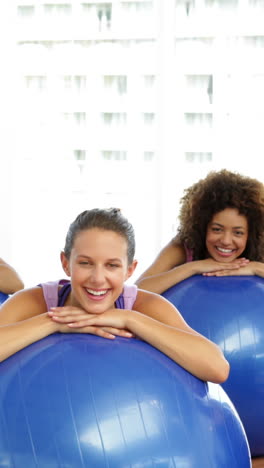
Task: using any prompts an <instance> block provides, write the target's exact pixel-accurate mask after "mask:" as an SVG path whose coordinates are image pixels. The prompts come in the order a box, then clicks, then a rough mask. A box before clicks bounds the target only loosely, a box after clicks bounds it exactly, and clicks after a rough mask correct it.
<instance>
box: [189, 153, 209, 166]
mask: <svg viewBox="0 0 264 468" xmlns="http://www.w3.org/2000/svg"><path fill="white" fill-rule="evenodd" d="M185 160H186V161H187V162H188V163H206V162H211V161H212V160H213V154H212V153H202V152H196V153H194V152H187V153H185Z"/></svg>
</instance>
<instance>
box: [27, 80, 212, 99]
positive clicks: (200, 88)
mask: <svg viewBox="0 0 264 468" xmlns="http://www.w3.org/2000/svg"><path fill="white" fill-rule="evenodd" d="M48 80H49V78H48V77H47V76H45V75H27V76H25V77H24V82H25V86H26V88H27V89H29V90H33V91H39V92H45V91H48V90H49V89H50V90H52V89H61V90H64V91H67V90H68V91H70V92H76V93H81V92H83V93H86V92H88V93H89V91H90V90H91V89H92V88H93V89H94V87H93V86H91V83H90V81H89V77H88V76H86V75H66V76H61V77H57V78H55V79H54V78H53V82H51V83H49V82H48ZM51 81H52V80H51ZM129 83H130V81H129V79H128V77H127V76H126V75H105V76H102V79H101V81H100V80H99V83H97V87H98V90H99V89H100V92H101V90H103V91H104V92H105V93H111V94H112V95H116V96H119V97H122V96H124V97H125V96H126V95H127V94H128V93H129V91H130V90H131V92H133V94H134V93H135V83H134V79H132V83H133V84H132V86H131V87H130V86H129ZM155 85H156V76H155V75H144V76H141V77H139V81H138V84H137V93H138V94H140V93H148V92H151V91H152V92H153V93H155V92H156V91H157V88H156V86H155ZM183 87H184V89H185V90H186V92H191V93H192V94H194V93H195V94H197V95H200V96H201V98H203V99H204V103H205V104H206V103H207V104H208V103H209V104H211V103H212V102H213V75H185V76H184V83H183ZM93 93H94V91H93ZM142 97H143V96H142ZM153 98H154V100H155V96H154V95H153ZM192 98H194V95H192ZM154 100H153V102H154Z"/></svg>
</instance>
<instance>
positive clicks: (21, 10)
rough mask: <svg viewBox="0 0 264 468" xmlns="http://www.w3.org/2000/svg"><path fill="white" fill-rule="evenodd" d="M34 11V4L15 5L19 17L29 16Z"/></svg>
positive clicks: (32, 14)
mask: <svg viewBox="0 0 264 468" xmlns="http://www.w3.org/2000/svg"><path fill="white" fill-rule="evenodd" d="M34 13H35V7H34V5H23V6H22V5H20V6H18V7H17V14H18V15H19V16H20V17H21V18H30V17H32V16H34Z"/></svg>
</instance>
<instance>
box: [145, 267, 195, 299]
mask: <svg viewBox="0 0 264 468" xmlns="http://www.w3.org/2000/svg"><path fill="white" fill-rule="evenodd" d="M195 274H196V270H195V262H189V263H183V264H182V265H178V266H176V267H175V268H173V269H171V270H169V271H165V272H162V273H159V274H157V275H153V276H146V277H143V276H142V277H140V278H139V279H138V280H137V281H136V284H137V286H138V287H139V288H140V289H145V290H146V291H151V292H154V293H156V294H161V293H163V292H164V291H166V289H169V288H170V287H172V286H174V285H175V284H177V283H180V282H181V281H183V280H185V279H187V278H189V277H190V276H193V275H195Z"/></svg>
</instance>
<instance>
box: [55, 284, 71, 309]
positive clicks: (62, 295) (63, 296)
mask: <svg viewBox="0 0 264 468" xmlns="http://www.w3.org/2000/svg"><path fill="white" fill-rule="evenodd" d="M70 292H71V283H70V281H68V282H67V283H65V284H63V286H62V288H61V289H60V290H59V294H58V296H59V297H58V307H63V306H64V304H65V302H66V300H67V297H68V296H69V294H70Z"/></svg>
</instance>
